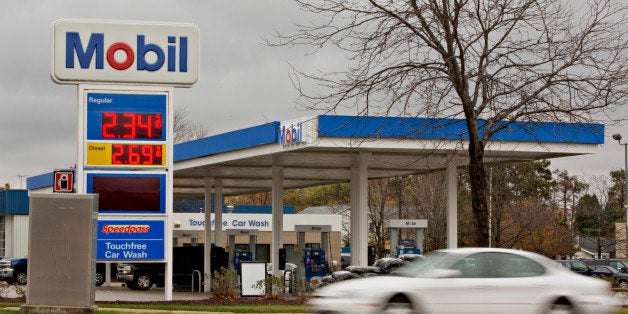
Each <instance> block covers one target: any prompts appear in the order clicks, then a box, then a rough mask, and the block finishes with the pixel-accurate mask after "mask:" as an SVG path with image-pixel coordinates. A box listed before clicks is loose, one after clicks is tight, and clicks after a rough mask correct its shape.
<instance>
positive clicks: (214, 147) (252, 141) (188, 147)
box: [173, 122, 279, 162]
mask: <svg viewBox="0 0 628 314" xmlns="http://www.w3.org/2000/svg"><path fill="white" fill-rule="evenodd" d="M278 129H279V122H270V123H266V124H261V125H258V126H254V127H250V128H246V129H241V130H237V131H232V132H227V133H223V134H218V135H214V136H209V137H205V138H201V139H198V140H194V141H190V142H185V143H180V144H176V145H174V152H173V154H174V155H173V159H174V162H177V161H183V160H187V159H193V158H199V157H204V156H211V155H216V154H220V153H225V152H229V151H234V150H239V149H244V148H250V147H255V146H260V145H265V144H271V143H277V134H278V133H277V132H278Z"/></svg>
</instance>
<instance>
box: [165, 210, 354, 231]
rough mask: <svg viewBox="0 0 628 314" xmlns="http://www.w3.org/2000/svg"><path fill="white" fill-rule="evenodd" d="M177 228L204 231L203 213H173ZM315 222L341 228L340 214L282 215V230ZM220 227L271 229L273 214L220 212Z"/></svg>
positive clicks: (337, 228) (337, 229) (338, 229)
mask: <svg viewBox="0 0 628 314" xmlns="http://www.w3.org/2000/svg"><path fill="white" fill-rule="evenodd" d="M173 217H174V221H175V224H176V225H178V226H179V227H178V229H177V230H181V231H204V230H205V214H203V213H173ZM215 223H216V222H215V221H214V214H211V228H212V229H214V228H215V227H214V224H215ZM305 224H317V225H330V226H331V230H329V231H341V230H342V216H341V215H302V214H288V215H283V231H295V226H296V225H305ZM222 228H223V230H227V229H256V230H259V231H260V232H263V231H272V230H273V215H271V214H222Z"/></svg>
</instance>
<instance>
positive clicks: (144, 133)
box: [137, 113, 153, 138]
mask: <svg viewBox="0 0 628 314" xmlns="http://www.w3.org/2000/svg"><path fill="white" fill-rule="evenodd" d="M142 120H145V121H146V122H143V121H142ZM137 127H138V128H139V129H140V130H138V131H139V132H138V137H141V138H153V116H152V115H151V114H139V113H138V114H137ZM142 129H143V130H142Z"/></svg>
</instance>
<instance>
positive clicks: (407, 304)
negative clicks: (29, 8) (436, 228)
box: [309, 248, 618, 313]
mask: <svg viewBox="0 0 628 314" xmlns="http://www.w3.org/2000/svg"><path fill="white" fill-rule="evenodd" d="M470 265H472V266H470ZM392 274H393V276H374V277H368V278H358V279H352V280H346V281H340V282H336V283H332V284H330V285H327V286H324V287H321V288H319V289H316V290H315V291H314V292H313V298H312V299H311V300H310V301H309V305H310V306H311V309H312V310H313V311H314V312H318V313H323V312H328V313H329V312H334V313H340V312H345V313H382V312H392V311H405V312H420V313H547V312H556V311H560V312H561V313H563V312H564V313H574V312H576V311H577V312H578V313H613V312H614V311H615V310H616V307H617V305H618V304H617V302H616V301H615V299H614V298H613V297H612V295H611V284H610V283H609V282H608V281H604V280H601V279H597V278H592V277H584V276H580V275H577V274H575V273H574V272H571V271H569V270H567V269H565V268H564V267H561V266H559V265H557V264H556V263H555V262H554V261H552V260H551V259H548V258H546V257H544V256H541V255H538V254H535V253H531V252H526V251H519V250H509V249H497V248H460V249H448V250H440V251H434V252H431V253H430V254H427V255H425V258H423V259H418V260H416V261H414V262H410V263H408V264H406V265H404V266H402V267H400V268H399V269H397V270H396V271H395V272H393V273H392Z"/></svg>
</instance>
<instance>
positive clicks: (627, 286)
mask: <svg viewBox="0 0 628 314" xmlns="http://www.w3.org/2000/svg"><path fill="white" fill-rule="evenodd" d="M619 289H622V290H627V289H628V281H626V280H621V281H620V282H619Z"/></svg>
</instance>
